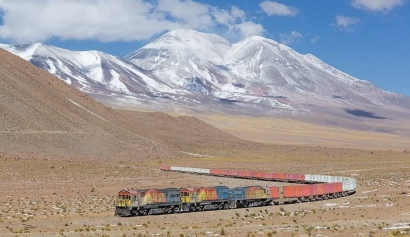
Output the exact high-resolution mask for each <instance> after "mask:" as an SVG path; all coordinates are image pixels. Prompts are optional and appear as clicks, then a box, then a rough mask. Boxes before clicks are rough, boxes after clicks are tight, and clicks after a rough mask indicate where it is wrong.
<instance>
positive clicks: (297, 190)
mask: <svg viewBox="0 0 410 237" xmlns="http://www.w3.org/2000/svg"><path fill="white" fill-rule="evenodd" d="M295 197H303V194H302V186H301V185H298V186H295Z"/></svg>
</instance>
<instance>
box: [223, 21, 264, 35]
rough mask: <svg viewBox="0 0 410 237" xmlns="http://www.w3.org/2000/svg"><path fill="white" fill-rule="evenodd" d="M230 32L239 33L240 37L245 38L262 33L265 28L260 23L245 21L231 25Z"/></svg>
mask: <svg viewBox="0 0 410 237" xmlns="http://www.w3.org/2000/svg"><path fill="white" fill-rule="evenodd" d="M230 31H231V33H233V34H235V35H239V37H240V38H245V37H249V36H254V35H262V34H263V32H265V29H264V28H263V26H262V25H260V24H256V23H253V22H251V21H246V22H243V23H241V24H236V25H233V26H232V27H231V30H230Z"/></svg>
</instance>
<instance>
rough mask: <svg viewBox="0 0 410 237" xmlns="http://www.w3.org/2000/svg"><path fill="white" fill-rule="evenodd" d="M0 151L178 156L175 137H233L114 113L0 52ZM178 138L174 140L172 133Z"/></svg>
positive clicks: (197, 124) (195, 123)
mask: <svg viewBox="0 0 410 237" xmlns="http://www.w3.org/2000/svg"><path fill="white" fill-rule="evenodd" d="M0 88H1V91H2V93H1V95H0V151H2V152H4V153H6V154H15V155H19V156H20V155H25V156H29V157H30V156H42V157H43V156H44V157H48V158H53V157H59V158H90V159H91V158H92V159H117V158H122V159H124V158H128V159H135V158H150V157H163V158H164V157H171V156H173V157H175V156H180V155H181V154H182V153H180V152H179V147H181V146H179V145H177V144H178V143H179V142H180V141H184V140H190V139H191V138H195V139H196V140H195V141H199V142H204V141H207V142H212V141H213V139H212V138H216V139H225V140H226V139H228V140H237V139H236V138H234V137H232V136H230V135H228V134H226V133H223V132H221V131H220V130H217V129H215V128H213V127H211V126H209V125H207V124H205V123H204V122H202V121H200V120H198V119H195V118H189V117H181V118H174V117H170V116H168V115H165V114H160V113H152V114H147V113H137V112H123V111H119V112H117V111H114V110H112V109H111V108H109V107H106V106H104V105H102V104H100V103H99V102H96V101H95V100H93V99H91V98H90V97H89V96H87V95H86V94H84V93H82V92H80V91H78V90H76V89H74V88H72V87H71V86H69V85H67V84H65V83H64V82H62V81H61V80H59V79H58V78H56V77H54V76H52V75H50V74H49V73H47V72H45V71H43V70H41V69H38V68H37V67H35V66H34V65H32V64H30V63H28V62H26V61H25V60H23V59H21V58H19V57H16V56H14V55H12V54H10V53H8V52H6V51H4V50H0ZM175 136H179V138H177V137H175Z"/></svg>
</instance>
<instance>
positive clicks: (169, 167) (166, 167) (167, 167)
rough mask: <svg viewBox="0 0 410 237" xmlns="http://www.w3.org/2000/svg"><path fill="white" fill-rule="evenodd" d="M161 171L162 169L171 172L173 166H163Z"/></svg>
mask: <svg viewBox="0 0 410 237" xmlns="http://www.w3.org/2000/svg"><path fill="white" fill-rule="evenodd" d="M160 169H161V170H171V166H169V165H162V166H161V167H160Z"/></svg>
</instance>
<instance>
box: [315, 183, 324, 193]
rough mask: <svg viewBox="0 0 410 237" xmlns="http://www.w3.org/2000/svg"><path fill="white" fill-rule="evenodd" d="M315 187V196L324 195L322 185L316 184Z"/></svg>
mask: <svg viewBox="0 0 410 237" xmlns="http://www.w3.org/2000/svg"><path fill="white" fill-rule="evenodd" d="M316 186H317V195H323V194H325V187H324V184H316Z"/></svg>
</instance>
